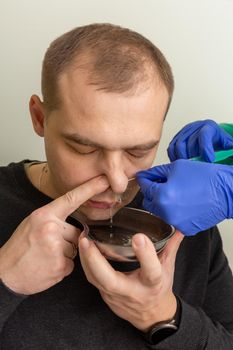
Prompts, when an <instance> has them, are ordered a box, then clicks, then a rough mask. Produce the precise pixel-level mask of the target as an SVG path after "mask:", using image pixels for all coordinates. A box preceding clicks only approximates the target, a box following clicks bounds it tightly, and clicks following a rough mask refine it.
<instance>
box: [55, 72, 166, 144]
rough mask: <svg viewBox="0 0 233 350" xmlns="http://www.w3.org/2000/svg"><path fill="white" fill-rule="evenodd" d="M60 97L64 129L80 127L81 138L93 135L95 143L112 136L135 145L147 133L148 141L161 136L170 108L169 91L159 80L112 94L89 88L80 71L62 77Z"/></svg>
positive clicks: (85, 78) (94, 87)
mask: <svg viewBox="0 0 233 350" xmlns="http://www.w3.org/2000/svg"><path fill="white" fill-rule="evenodd" d="M59 95H60V98H61V109H60V112H61V114H62V115H63V118H65V121H66V124H65V125H64V126H65V128H69V127H70V131H74V129H75V128H76V127H79V134H80V132H82V133H84V135H83V136H87V135H88V136H90V135H92V136H94V137H95V138H97V140H96V141H98V138H100V137H101V138H102V137H103V135H104V137H105V138H107V136H108V135H109V137H110V138H112V142H114V139H113V138H114V137H115V138H117V137H119V136H120V135H121V138H123V136H125V137H127V138H128V141H129V143H130V142H131V143H132V142H134V143H135V141H136V140H135V139H134V138H135V137H138V134H139V133H140V134H142V133H144V137H145V140H147V139H148V137H149V138H150V137H152V135H153V136H154V137H157V136H159V133H160V129H161V125H162V123H163V119H164V116H165V112H166V109H167V104H168V93H167V90H166V88H165V87H164V85H163V84H162V83H161V82H159V81H158V79H156V78H153V79H151V81H148V82H147V83H145V82H143V83H142V84H141V85H140V84H139V85H138V86H137V88H135V90H134V91H130V92H126V93H112V92H111V93H110V92H106V91H103V90H98V87H97V86H93V85H90V84H88V82H87V76H86V75H85V73H84V72H80V70H68V71H66V72H65V73H63V74H62V75H61V77H60V79H59ZM71 129H72V130H71ZM100 130H101V133H100ZM67 131H68V130H67ZM114 131H115V132H116V135H114ZM98 134H99V137H98ZM142 136H143V135H142ZM142 136H141V138H142ZM108 141H110V140H108ZM115 141H116V140H115Z"/></svg>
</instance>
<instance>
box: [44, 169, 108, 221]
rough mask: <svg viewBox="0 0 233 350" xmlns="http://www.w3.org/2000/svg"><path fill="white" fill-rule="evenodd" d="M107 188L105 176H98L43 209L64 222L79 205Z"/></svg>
mask: <svg viewBox="0 0 233 350" xmlns="http://www.w3.org/2000/svg"><path fill="white" fill-rule="evenodd" d="M108 187H109V183H108V181H107V178H106V177H105V176H98V177H95V178H93V179H91V180H89V181H87V182H85V183H83V184H82V185H80V186H78V187H76V188H74V189H73V190H71V191H69V192H67V193H65V194H64V195H63V196H61V197H59V198H57V199H55V200H54V201H52V202H51V203H49V204H47V205H46V206H45V207H46V209H47V210H48V211H49V212H50V213H52V214H54V215H55V216H57V217H58V218H59V219H61V220H65V219H66V218H67V216H69V215H70V214H71V213H73V212H74V211H75V210H76V209H78V208H79V206H80V205H81V204H83V203H84V202H86V201H87V200H88V199H89V198H91V197H93V196H94V195H96V194H98V193H101V192H104V191H105V190H106V189H107V188H108Z"/></svg>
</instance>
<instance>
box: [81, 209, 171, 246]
mask: <svg viewBox="0 0 233 350" xmlns="http://www.w3.org/2000/svg"><path fill="white" fill-rule="evenodd" d="M125 209H131V210H134V211H140V212H143V213H146V214H149V215H151V216H154V217H156V218H158V219H159V220H162V221H163V222H164V223H165V224H166V225H168V226H170V228H171V233H170V234H169V235H167V236H166V237H164V238H163V239H160V240H158V241H157V242H153V241H152V240H151V241H152V243H153V244H154V245H156V244H158V243H163V242H164V241H165V242H166V241H167V240H169V239H170V238H171V237H172V236H173V235H174V233H175V231H176V230H175V227H174V226H173V225H170V224H168V223H167V222H165V221H164V220H163V219H162V218H160V217H159V216H158V215H155V214H153V213H151V212H149V211H147V210H144V209H139V208H133V207H128V206H125V207H122V208H121V209H119V211H118V212H120V211H121V210H125ZM118 212H117V213H118ZM117 213H116V214H117ZM116 214H115V215H116ZM96 221H98V220H96ZM100 221H107V220H100ZM82 224H83V223H82ZM83 225H84V224H83ZM85 226H87V228H88V230H87V231H85V232H86V236H87V237H88V238H89V239H90V240H91V241H93V242H98V243H101V244H106V245H111V246H116V247H119V246H120V247H122V248H129V247H132V244H129V245H121V244H116V243H111V242H103V241H100V240H98V239H96V238H94V237H93V236H92V234H91V232H90V227H89V225H88V224H85ZM90 226H91V225H90ZM140 233H143V232H140ZM135 234H137V232H135ZM144 235H145V236H147V234H146V233H144ZM132 236H134V235H132ZM147 237H148V236H147Z"/></svg>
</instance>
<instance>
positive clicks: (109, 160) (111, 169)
mask: <svg viewBox="0 0 233 350" xmlns="http://www.w3.org/2000/svg"><path fill="white" fill-rule="evenodd" d="M101 167H102V173H104V174H105V175H106V176H107V178H108V181H109V184H110V187H111V189H112V191H113V192H114V193H119V194H120V193H123V192H125V190H126V188H127V185H128V176H127V175H126V169H125V164H124V160H123V159H122V156H121V154H120V153H118V152H117V151H115V152H113V151H112V152H109V153H107V154H105V157H104V159H103V162H102V164H101Z"/></svg>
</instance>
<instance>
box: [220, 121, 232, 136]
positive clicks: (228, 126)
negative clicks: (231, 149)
mask: <svg viewBox="0 0 233 350" xmlns="http://www.w3.org/2000/svg"><path fill="white" fill-rule="evenodd" d="M219 126H220V127H221V128H222V129H223V130H224V131H226V132H227V133H228V134H230V135H231V136H232V137H233V124H226V123H221V124H219Z"/></svg>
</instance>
